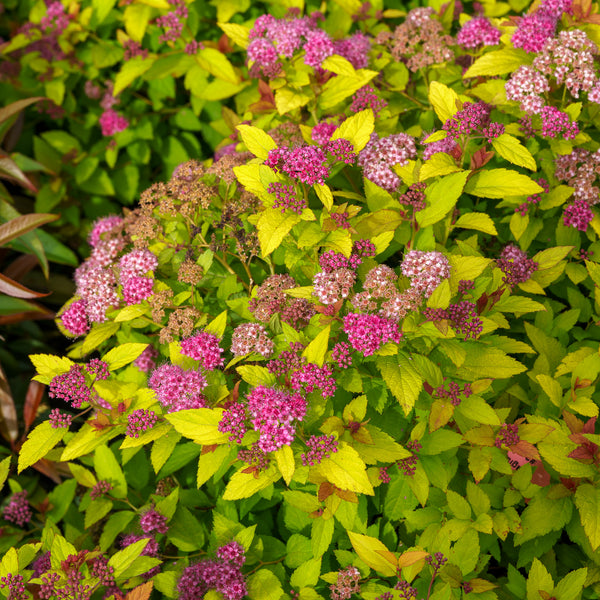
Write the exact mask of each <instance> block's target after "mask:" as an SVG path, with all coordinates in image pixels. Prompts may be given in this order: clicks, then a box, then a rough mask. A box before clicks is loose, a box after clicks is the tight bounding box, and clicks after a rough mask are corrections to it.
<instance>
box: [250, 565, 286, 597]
mask: <svg viewBox="0 0 600 600" xmlns="http://www.w3.org/2000/svg"><path fill="white" fill-rule="evenodd" d="M246 584H247V588H248V598H250V600H279V599H280V598H281V596H282V595H283V588H282V587H281V581H279V579H277V577H276V576H275V574H274V573H273V572H272V571H269V569H260V570H258V571H256V572H255V573H252V574H251V575H250V576H249V577H248V580H247V582H246Z"/></svg>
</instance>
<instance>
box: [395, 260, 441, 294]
mask: <svg viewBox="0 0 600 600" xmlns="http://www.w3.org/2000/svg"><path fill="white" fill-rule="evenodd" d="M401 269H402V274H403V275H404V276H405V277H409V278H410V280H411V282H410V285H411V287H413V288H415V289H416V290H417V291H418V292H419V293H420V294H423V295H424V296H425V297H426V298H429V296H431V294H433V291H434V290H435V288H437V286H438V285H440V283H442V280H444V279H448V277H450V263H449V262H448V259H447V258H446V257H445V256H444V255H443V254H442V253H441V252H424V251H422V250H411V251H410V252H408V253H407V254H406V255H405V256H404V260H403V261H402V267H401Z"/></svg>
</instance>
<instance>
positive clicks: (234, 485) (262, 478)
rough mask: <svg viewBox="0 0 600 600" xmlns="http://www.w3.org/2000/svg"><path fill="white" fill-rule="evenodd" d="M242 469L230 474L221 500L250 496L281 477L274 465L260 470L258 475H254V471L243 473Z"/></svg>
mask: <svg viewBox="0 0 600 600" xmlns="http://www.w3.org/2000/svg"><path fill="white" fill-rule="evenodd" d="M244 470H245V469H242V470H241V471H237V472H236V473H234V474H233V475H232V477H231V479H230V480H229V482H228V483H227V487H226V488H225V491H224V492H223V495H222V496H221V497H222V498H223V500H240V499H241V498H250V496H253V495H254V494H256V493H257V492H260V490H264V489H265V488H266V487H268V486H269V485H271V484H272V483H275V482H276V481H277V480H278V479H280V478H281V474H280V473H279V471H278V470H277V469H276V468H275V467H274V466H270V467H269V468H268V469H267V470H266V471H260V472H259V475H258V477H255V473H244V472H243V471H244Z"/></svg>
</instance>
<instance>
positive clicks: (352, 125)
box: [331, 108, 375, 152]
mask: <svg viewBox="0 0 600 600" xmlns="http://www.w3.org/2000/svg"><path fill="white" fill-rule="evenodd" d="M374 128H375V117H374V116H373V111H372V110H371V109H370V108H369V109H367V110H361V111H360V112H357V113H356V114H355V115H353V116H351V117H349V118H348V119H346V120H345V121H344V122H343V123H342V124H341V125H340V126H339V127H338V128H337V129H336V130H335V131H334V132H333V135H332V136H331V139H332V140H337V139H340V138H343V139H345V140H348V141H350V142H352V145H353V146H354V151H355V152H360V151H361V150H362V149H363V148H364V147H365V146H366V145H367V142H368V141H369V140H370V139H371V134H372V133H373V130H374Z"/></svg>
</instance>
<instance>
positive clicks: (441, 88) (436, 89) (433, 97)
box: [429, 81, 460, 123]
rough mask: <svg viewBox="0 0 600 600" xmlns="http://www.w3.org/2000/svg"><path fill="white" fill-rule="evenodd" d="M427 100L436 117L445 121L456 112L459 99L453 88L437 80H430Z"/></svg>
mask: <svg viewBox="0 0 600 600" xmlns="http://www.w3.org/2000/svg"><path fill="white" fill-rule="evenodd" d="M429 102H430V104H431V106H433V110H435V114H436V115H437V116H438V119H439V120H440V121H441V122H442V123H445V122H446V121H447V120H448V119H449V118H450V117H452V116H453V115H454V114H456V112H458V104H459V103H460V100H459V98H458V94H457V93H456V92H455V91H454V90H452V89H450V88H449V87H448V86H446V85H444V84H443V83H440V82H439V81H432V82H431V84H430V85H429Z"/></svg>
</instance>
